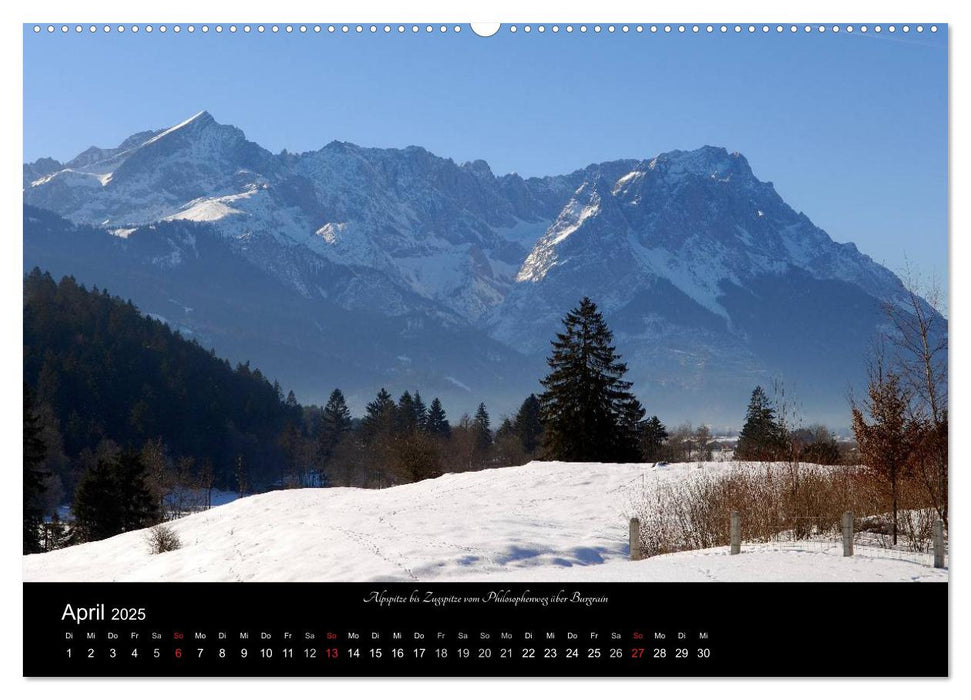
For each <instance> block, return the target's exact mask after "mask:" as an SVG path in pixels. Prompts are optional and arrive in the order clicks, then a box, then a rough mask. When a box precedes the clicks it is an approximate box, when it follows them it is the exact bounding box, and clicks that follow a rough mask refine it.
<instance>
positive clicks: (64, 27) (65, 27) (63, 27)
mask: <svg viewBox="0 0 971 700" xmlns="http://www.w3.org/2000/svg"><path fill="white" fill-rule="evenodd" d="M61 31H62V32H67V31H68V26H67V25H66V24H65V25H64V26H62V27H61ZM149 31H151V30H149Z"/></svg>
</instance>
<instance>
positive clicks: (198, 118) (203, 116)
mask: <svg viewBox="0 0 971 700" xmlns="http://www.w3.org/2000/svg"><path fill="white" fill-rule="evenodd" d="M193 123H196V124H215V123H216V120H215V119H213V118H212V115H211V114H209V112H207V111H206V110H202V111H201V112H196V113H195V114H193V115H192V116H191V117H189V118H188V119H186V120H185V121H183V122H179V123H178V124H176V125H175V126H173V127H170V128H168V129H166V130H165V131H163V132H161V133H160V134H156V135H155V136H153V137H152V138H150V139H148V140H147V141H145V143H143V144H142V145H143V146H147V145H148V144H150V143H155V142H156V141H158V140H160V139H163V138H165V137H166V136H168V135H169V134H172V133H174V132H176V131H178V130H179V129H183V128H185V127H187V126H189V125H190V124H193Z"/></svg>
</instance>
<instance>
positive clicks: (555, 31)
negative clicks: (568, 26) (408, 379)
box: [553, 24, 560, 34]
mask: <svg viewBox="0 0 971 700" xmlns="http://www.w3.org/2000/svg"><path fill="white" fill-rule="evenodd" d="M559 31H560V27H559V26H558V25H556V24H554V25H553V33H554V34H556V33H557V32H559Z"/></svg>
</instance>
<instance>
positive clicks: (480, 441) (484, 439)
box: [472, 403, 492, 452]
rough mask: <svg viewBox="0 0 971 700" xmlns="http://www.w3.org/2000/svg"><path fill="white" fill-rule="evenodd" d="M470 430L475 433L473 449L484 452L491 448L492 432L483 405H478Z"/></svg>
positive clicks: (487, 413) (487, 414)
mask: <svg viewBox="0 0 971 700" xmlns="http://www.w3.org/2000/svg"><path fill="white" fill-rule="evenodd" d="M472 429H473V430H474V431H475V447H476V449H477V450H478V451H480V452H485V451H486V450H488V449H489V447H491V446H492V430H490V429H489V412H488V411H487V410H486V406H485V404H484V403H480V404H479V408H478V409H476V411H475V418H473V419H472Z"/></svg>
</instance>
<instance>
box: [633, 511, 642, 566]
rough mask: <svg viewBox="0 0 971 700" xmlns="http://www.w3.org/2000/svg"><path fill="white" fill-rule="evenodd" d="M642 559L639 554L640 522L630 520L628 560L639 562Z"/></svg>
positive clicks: (634, 519)
mask: <svg viewBox="0 0 971 700" xmlns="http://www.w3.org/2000/svg"><path fill="white" fill-rule="evenodd" d="M640 559H643V553H642V552H641V521H640V520H638V519H637V518H631V519H630V560H631V561H639V560H640Z"/></svg>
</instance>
